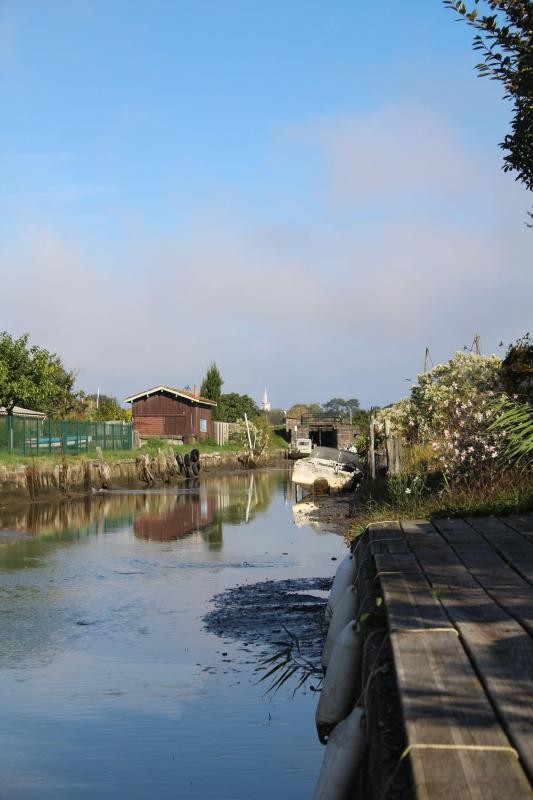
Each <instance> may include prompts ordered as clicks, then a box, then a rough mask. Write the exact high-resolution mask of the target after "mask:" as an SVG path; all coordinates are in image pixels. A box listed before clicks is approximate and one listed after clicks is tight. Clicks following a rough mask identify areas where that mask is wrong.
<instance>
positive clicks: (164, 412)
mask: <svg viewBox="0 0 533 800" xmlns="http://www.w3.org/2000/svg"><path fill="white" fill-rule="evenodd" d="M125 402H126V403H131V410H132V421H133V428H134V430H136V431H137V432H138V433H139V435H140V436H162V437H165V438H186V437H191V436H195V437H196V438H197V439H205V437H206V436H211V437H212V436H213V408H215V407H216V403H215V402H213V400H208V399H207V397H201V396H200V395H199V394H198V392H197V391H194V392H190V391H189V390H188V389H174V388H172V387H171V386H155V387H154V388H153V389H145V390H144V391H143V392H138V393H137V394H133V395H131V397H126V400H125Z"/></svg>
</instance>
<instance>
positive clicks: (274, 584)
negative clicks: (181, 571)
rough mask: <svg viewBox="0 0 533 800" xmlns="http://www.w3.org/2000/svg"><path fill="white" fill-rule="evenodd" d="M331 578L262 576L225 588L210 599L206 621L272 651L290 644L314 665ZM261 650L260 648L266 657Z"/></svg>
mask: <svg viewBox="0 0 533 800" xmlns="http://www.w3.org/2000/svg"><path fill="white" fill-rule="evenodd" d="M331 583H332V580H331V578H301V579H293V580H290V579H289V580H280V581H262V582H260V583H252V584H245V585H243V586H237V587H235V588H233V589H229V590H228V591H226V592H222V593H221V594H218V595H216V596H215V597H214V598H213V602H214V605H215V607H214V609H213V610H212V611H210V612H209V613H208V614H206V615H205V617H204V626H205V628H206V629H207V630H208V631H210V632H211V633H215V634H217V635H218V636H220V637H221V638H223V639H234V640H239V641H242V642H243V643H244V644H245V645H252V646H254V645H255V646H257V645H262V646H263V648H265V647H267V648H268V649H270V650H271V651H276V650H278V651H285V650H286V649H287V647H291V648H292V649H293V651H294V656H295V658H297V657H301V658H302V659H304V660H305V661H308V662H309V667H310V668H311V665H312V666H313V667H315V668H316V670H318V669H319V667H320V656H321V652H322V647H323V644H324V638H325V633H326V629H325V625H324V611H325V608H326V602H327V596H328V593H329V590H330V588H331ZM264 654H265V651H264V649H263V651H262V652H261V653H259V656H263V657H264Z"/></svg>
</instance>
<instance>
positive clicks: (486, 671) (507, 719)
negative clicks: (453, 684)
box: [417, 551, 533, 779]
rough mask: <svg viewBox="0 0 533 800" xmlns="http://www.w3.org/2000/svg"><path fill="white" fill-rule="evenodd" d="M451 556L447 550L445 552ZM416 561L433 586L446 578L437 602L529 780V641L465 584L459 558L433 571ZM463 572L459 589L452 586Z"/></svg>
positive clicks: (532, 716) (532, 670) (532, 668)
mask: <svg viewBox="0 0 533 800" xmlns="http://www.w3.org/2000/svg"><path fill="white" fill-rule="evenodd" d="M450 552H451V551H450ZM417 557H418V559H419V562H420V563H421V566H422V567H423V569H424V571H425V572H426V574H427V575H428V578H429V580H430V582H431V584H432V585H433V587H434V588H435V586H437V589H438V587H439V585H440V584H439V583H437V584H436V583H435V574H437V575H438V578H439V580H442V576H444V580H445V581H446V580H448V579H447V577H446V573H447V571H451V577H450V579H449V580H448V583H447V587H448V588H449V587H450V585H451V583H452V582H453V584H454V588H453V591H442V592H441V593H439V595H438V596H439V599H440V602H441V603H442V605H443V607H444V608H445V610H446V612H447V614H448V615H449V617H450V619H451V620H452V621H453V623H454V624H455V625H456V627H457V628H458V629H459V631H460V633H461V638H462V641H463V645H464V647H465V649H466V651H467V652H468V654H469V656H470V658H471V659H472V662H473V664H474V665H475V667H476V670H477V672H478V675H479V676H480V679H481V681H482V682H483V685H484V686H485V689H486V691H487V693H488V695H489V697H490V698H491V701H492V703H493V704H494V706H495V708H496V709H497V712H498V714H499V716H500V719H501V720H502V723H503V724H504V726H505V729H506V732H507V734H508V736H509V738H510V739H511V741H512V742H513V744H514V746H515V747H516V748H517V750H518V751H519V752H520V756H521V758H522V761H523V764H524V767H525V769H526V772H527V774H528V776H529V777H530V779H533V706H532V705H531V698H532V697H533V639H532V638H531V637H530V636H529V634H528V633H527V632H526V631H525V630H524V628H523V627H522V626H521V625H520V624H519V623H518V622H517V621H516V620H515V619H513V618H512V617H510V616H509V615H508V614H507V613H506V612H505V611H504V609H503V608H502V607H501V606H500V605H498V603H496V602H495V600H493V599H492V598H491V597H490V596H489V595H488V594H487V592H485V591H484V590H483V589H482V588H481V587H480V586H479V584H476V585H475V586H474V587H472V586H468V585H467V577H466V576H470V578H472V576H471V575H470V573H469V571H468V570H467V568H466V567H465V566H464V565H463V564H461V562H460V561H459V558H458V557H457V556H455V558H456V559H457V563H456V564H455V565H453V566H450V565H449V564H447V565H443V566H441V568H440V573H436V572H435V569H434V566H433V564H431V563H429V564H426V558H425V554H424V553H423V552H419V553H417ZM461 571H462V572H464V574H465V583H464V585H463V586H461V585H459V584H458V583H457V576H458V575H459V573H460V572H461Z"/></svg>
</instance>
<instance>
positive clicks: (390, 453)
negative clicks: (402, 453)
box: [385, 419, 394, 475]
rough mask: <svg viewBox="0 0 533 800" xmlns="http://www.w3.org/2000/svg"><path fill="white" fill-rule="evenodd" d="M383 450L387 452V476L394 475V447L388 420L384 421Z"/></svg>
mask: <svg viewBox="0 0 533 800" xmlns="http://www.w3.org/2000/svg"><path fill="white" fill-rule="evenodd" d="M385 449H386V451H387V474H388V475H394V446H393V442H392V438H391V434H390V420H388V419H386V420H385Z"/></svg>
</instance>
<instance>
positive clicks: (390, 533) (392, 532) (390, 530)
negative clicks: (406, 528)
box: [366, 522, 409, 555]
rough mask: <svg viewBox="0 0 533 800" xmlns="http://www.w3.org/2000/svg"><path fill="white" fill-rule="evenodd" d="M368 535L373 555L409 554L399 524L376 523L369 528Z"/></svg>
mask: <svg viewBox="0 0 533 800" xmlns="http://www.w3.org/2000/svg"><path fill="white" fill-rule="evenodd" d="M366 535H367V536H368V541H369V547H370V552H371V554H372V555H375V554H376V553H398V554H402V553H408V552H409V549H408V547H407V544H406V541H405V537H404V536H403V534H402V529H401V527H400V524H399V523H398V522H374V523H372V524H370V525H369V526H368V528H367V534H366Z"/></svg>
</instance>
